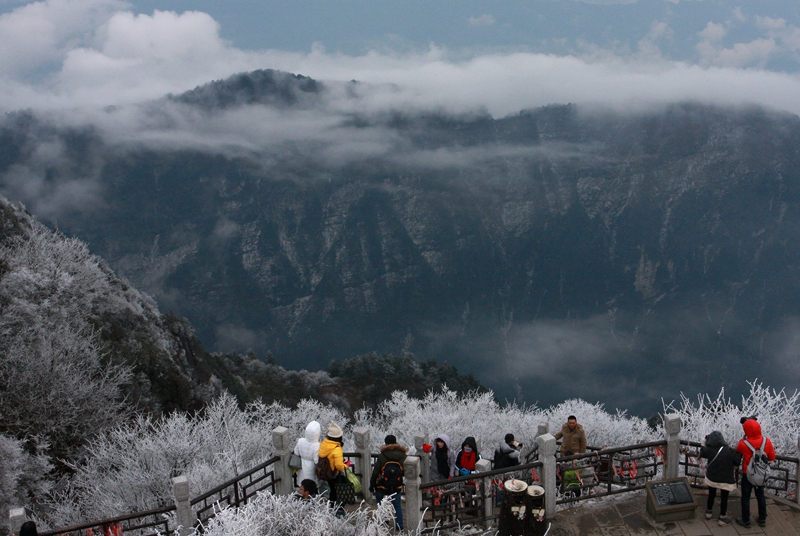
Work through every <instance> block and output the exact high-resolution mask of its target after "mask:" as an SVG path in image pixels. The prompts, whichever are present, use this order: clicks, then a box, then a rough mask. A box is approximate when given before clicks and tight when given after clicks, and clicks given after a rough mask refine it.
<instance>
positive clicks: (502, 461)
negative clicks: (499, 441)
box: [494, 448, 511, 469]
mask: <svg viewBox="0 0 800 536" xmlns="http://www.w3.org/2000/svg"><path fill="white" fill-rule="evenodd" d="M506 467H511V458H509V457H508V454H506V453H505V452H503V451H502V450H500V449H499V448H498V449H495V451H494V468H495V469H504V468H506Z"/></svg>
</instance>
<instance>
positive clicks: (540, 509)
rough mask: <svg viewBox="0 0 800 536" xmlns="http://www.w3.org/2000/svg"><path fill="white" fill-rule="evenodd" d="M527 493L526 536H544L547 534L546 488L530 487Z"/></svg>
mask: <svg viewBox="0 0 800 536" xmlns="http://www.w3.org/2000/svg"><path fill="white" fill-rule="evenodd" d="M525 492H526V493H525V494H526V495H527V496H528V516H527V519H526V522H525V536H544V534H545V533H546V532H547V522H546V519H545V509H544V488H543V487H542V486H528V489H527V490H525Z"/></svg>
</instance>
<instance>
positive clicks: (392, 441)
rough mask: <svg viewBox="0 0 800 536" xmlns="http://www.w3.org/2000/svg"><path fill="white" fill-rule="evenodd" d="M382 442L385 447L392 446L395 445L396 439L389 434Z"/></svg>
mask: <svg viewBox="0 0 800 536" xmlns="http://www.w3.org/2000/svg"><path fill="white" fill-rule="evenodd" d="M383 442H384V443H385V444H387V445H394V444H395V443H397V438H396V437H395V436H394V435H392V434H389V435H387V436H386V438H385V439H384V440H383Z"/></svg>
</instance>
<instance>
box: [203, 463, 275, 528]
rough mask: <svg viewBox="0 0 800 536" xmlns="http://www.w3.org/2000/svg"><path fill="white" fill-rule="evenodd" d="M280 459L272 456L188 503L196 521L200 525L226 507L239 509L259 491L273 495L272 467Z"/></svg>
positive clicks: (273, 472) (273, 475)
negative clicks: (267, 491) (195, 516)
mask: <svg viewBox="0 0 800 536" xmlns="http://www.w3.org/2000/svg"><path fill="white" fill-rule="evenodd" d="M278 461H280V458H279V457H277V456H273V457H272V458H270V459H269V460H267V461H265V462H263V463H260V464H258V465H256V466H255V467H253V468H252V469H250V470H249V471H246V472H244V473H242V474H241V475H238V476H236V477H234V478H232V479H230V480H228V481H227V482H224V483H222V484H220V485H219V486H217V487H215V488H214V489H211V490H209V491H207V492H205V493H203V494H202V495H200V496H199V497H195V498H194V499H192V500H191V501H190V503H191V505H192V508H193V509H194V511H195V514H196V515H197V519H198V520H199V521H200V522H201V523H202V522H205V521H207V520H208V519H210V518H212V517H214V516H215V515H216V513H217V512H218V511H219V510H221V509H223V508H225V507H228V506H234V507H237V508H238V507H239V506H241V505H243V504H246V503H247V501H248V500H249V499H250V498H251V497H253V496H254V495H255V494H256V493H258V492H259V491H264V490H269V491H270V492H272V493H275V484H276V483H277V482H279V479H276V478H275V470H274V468H273V467H272V466H273V465H274V464H275V463H276V462H278Z"/></svg>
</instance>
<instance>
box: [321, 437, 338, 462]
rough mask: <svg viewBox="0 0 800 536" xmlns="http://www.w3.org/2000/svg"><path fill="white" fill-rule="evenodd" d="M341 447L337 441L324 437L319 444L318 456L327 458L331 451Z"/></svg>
mask: <svg viewBox="0 0 800 536" xmlns="http://www.w3.org/2000/svg"><path fill="white" fill-rule="evenodd" d="M341 447H342V446H341V445H340V444H339V443H338V442H336V441H332V440H330V439H328V438H327V437H326V438H325V439H323V440H322V443H320V445H319V457H320V458H327V457H328V456H329V455H330V453H331V452H333V451H334V450H336V449H337V448H341Z"/></svg>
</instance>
